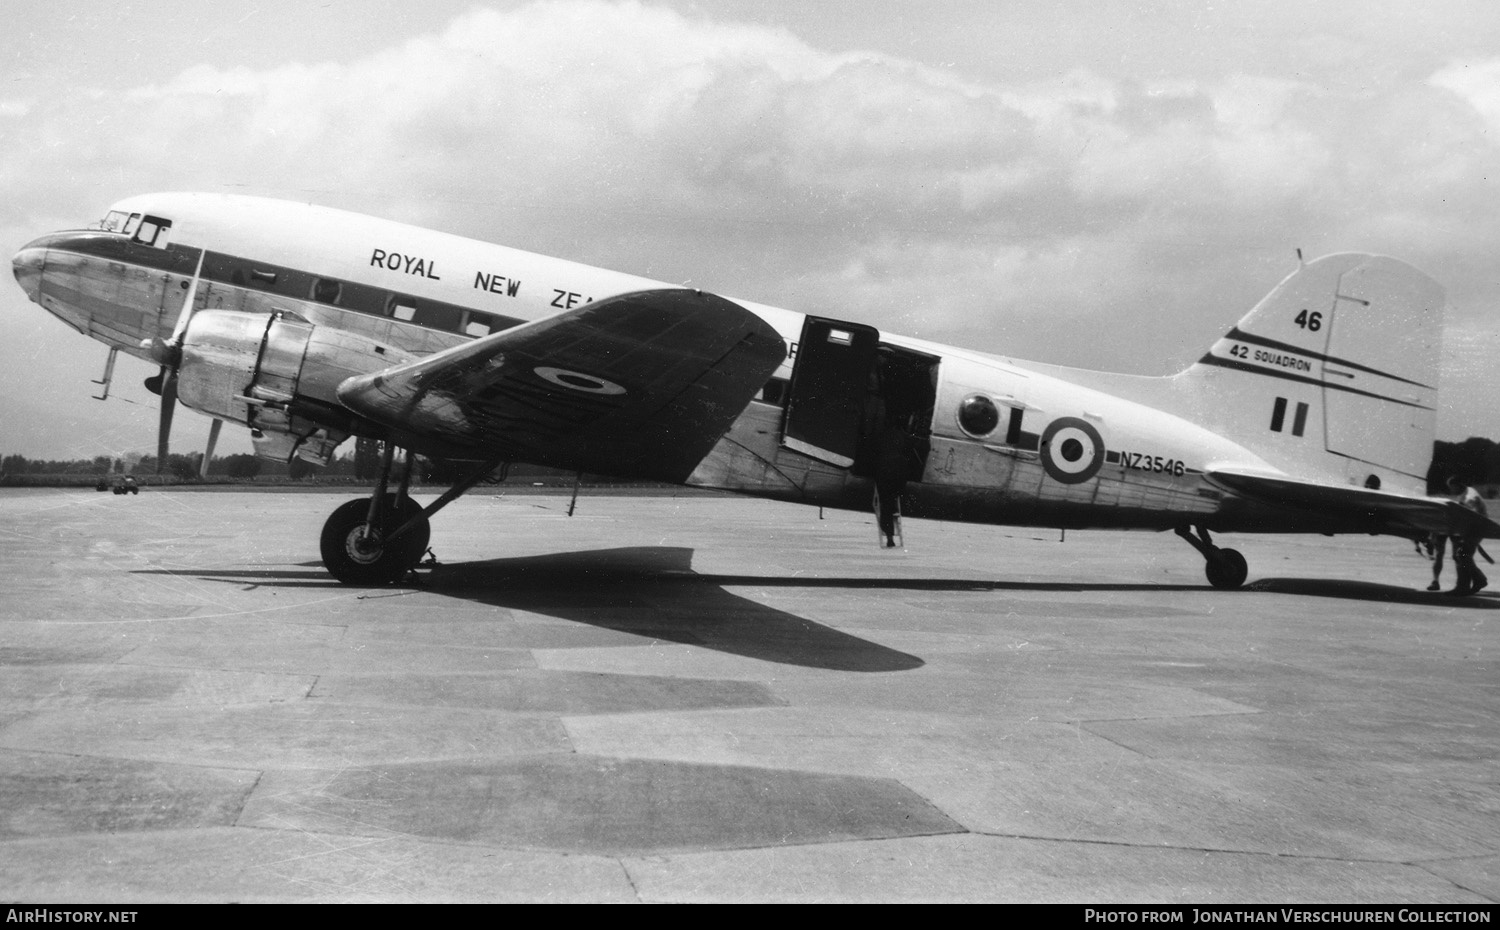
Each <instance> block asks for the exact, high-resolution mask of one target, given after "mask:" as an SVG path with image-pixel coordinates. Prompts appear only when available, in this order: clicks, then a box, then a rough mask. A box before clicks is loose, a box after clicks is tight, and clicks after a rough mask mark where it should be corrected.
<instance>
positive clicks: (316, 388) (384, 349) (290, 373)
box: [177, 310, 415, 459]
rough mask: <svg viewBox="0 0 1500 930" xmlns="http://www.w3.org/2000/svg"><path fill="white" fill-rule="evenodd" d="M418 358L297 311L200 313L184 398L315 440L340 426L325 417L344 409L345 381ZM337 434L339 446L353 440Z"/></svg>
mask: <svg viewBox="0 0 1500 930" xmlns="http://www.w3.org/2000/svg"><path fill="white" fill-rule="evenodd" d="M414 358H415V356H413V355H412V354H411V353H409V352H404V351H402V350H400V349H397V348H395V347H393V346H389V345H385V344H383V343H380V342H377V341H375V340H373V339H370V338H368V337H366V336H361V335H359V334H357V333H350V332H347V331H345V330H339V329H332V328H329V327H326V326H316V325H314V324H312V323H310V322H308V321H307V320H305V319H303V318H302V317H299V316H297V315H296V314H294V313H289V312H285V311H281V312H277V313H271V314H265V313H246V312H243V311H239V310H201V311H199V312H198V313H196V314H194V315H193V318H192V321H191V322H190V323H189V324H188V328H187V332H186V333H185V334H184V336H183V344H182V361H181V364H180V365H179V366H178V373H177V377H178V385H177V391H178V399H179V400H180V401H181V402H182V403H184V404H186V405H187V406H188V407H190V408H192V409H194V410H197V411H199V412H201V413H205V414H208V415H209V416H213V417H218V418H220V419H224V420H233V421H235V422H237V423H244V424H246V425H247V426H250V427H251V428H252V429H255V428H259V429H263V430H272V431H276V432H286V433H292V434H297V435H299V436H304V437H310V436H311V435H312V434H313V433H314V432H315V431H317V430H318V429H319V428H320V427H334V426H335V425H334V424H330V423H327V422H320V421H326V419H327V418H326V416H324V417H320V416H319V413H324V414H326V413H328V412H330V411H332V412H337V411H341V410H343V407H342V405H341V404H340V403H339V400H338V395H337V393H336V389H337V388H338V386H339V384H340V382H342V381H343V380H344V379H346V378H349V377H351V376H353V375H364V374H369V373H370V372H374V371H379V370H381V369H383V368H389V367H390V366H392V365H398V364H402V363H404V362H408V361H411V360H413V359H414ZM299 421H300V422H299ZM335 428H336V427H335ZM336 435H337V436H338V441H342V440H343V439H344V438H346V436H347V434H344V433H338V434H336ZM324 444H326V441H325V443H324ZM333 445H337V441H335V442H334V443H333ZM309 451H311V450H309ZM329 451H331V447H330V449H329ZM321 457H322V456H320V455H315V456H314V458H315V459H316V458H321Z"/></svg>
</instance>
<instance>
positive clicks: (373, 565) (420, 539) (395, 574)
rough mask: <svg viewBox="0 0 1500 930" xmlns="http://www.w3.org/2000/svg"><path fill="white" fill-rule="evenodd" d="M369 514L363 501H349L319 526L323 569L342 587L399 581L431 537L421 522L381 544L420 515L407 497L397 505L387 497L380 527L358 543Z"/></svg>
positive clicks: (365, 501)
mask: <svg viewBox="0 0 1500 930" xmlns="http://www.w3.org/2000/svg"><path fill="white" fill-rule="evenodd" d="M369 512H370V501H369V500H368V499H367V498H361V499H359V500H352V501H349V502H348V503H346V504H344V505H342V506H340V507H339V508H338V509H337V510H335V511H334V512H333V513H332V514H330V515H329V517H328V522H326V523H324V524H323V535H322V537H321V538H320V539H319V541H318V548H319V550H320V551H321V552H322V554H323V567H324V568H326V569H328V573H329V574H330V575H332V576H333V577H335V578H337V579H338V580H339V581H342V582H343V583H344V584H352V585H381V584H391V583H393V582H397V581H400V580H401V579H402V578H403V577H405V575H406V573H407V572H408V571H410V570H411V569H413V568H415V567H416V565H417V563H418V562H419V561H421V559H422V554H423V553H425V552H426V551H427V542H428V540H430V539H431V538H432V527H431V526H429V525H428V523H427V521H426V520H423V521H422V522H421V523H419V524H417V525H416V526H414V527H412V528H411V529H410V530H408V531H407V533H406V535H404V536H402V537H401V538H399V539H397V540H396V541H395V543H393V544H391V545H389V546H388V545H385V544H384V542H383V540H384V539H385V537H386V536H388V535H390V534H391V533H393V532H395V531H396V530H397V529H398V528H399V527H400V526H401V524H403V523H405V522H406V521H407V520H410V519H411V518H412V517H415V516H417V515H419V514H421V512H422V508H421V507H419V506H418V505H417V503H416V502H415V501H413V500H411V499H410V498H405V499H403V500H402V502H401V504H400V506H397V503H396V495H394V494H387V495H386V498H385V507H384V508H382V512H381V519H380V525H379V526H377V527H375V528H374V533H373V534H372V536H373V538H372V539H371V540H368V541H365V542H364V543H361V541H360V539H359V534H360V528H361V527H363V526H364V523H365V517H366V516H367V515H368V514H369Z"/></svg>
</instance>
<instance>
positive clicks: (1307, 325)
mask: <svg viewBox="0 0 1500 930" xmlns="http://www.w3.org/2000/svg"><path fill="white" fill-rule="evenodd" d="M1292 322H1293V323H1296V324H1297V325H1298V326H1300V327H1302V328H1303V329H1309V330H1312V331H1313V332H1317V331H1318V330H1320V329H1322V328H1323V314H1321V313H1308V312H1307V311H1306V310H1303V311H1302V312H1301V313H1299V314H1297V318H1296V319H1295V320H1293V321H1292Z"/></svg>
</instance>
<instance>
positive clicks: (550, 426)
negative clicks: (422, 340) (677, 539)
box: [338, 289, 786, 481]
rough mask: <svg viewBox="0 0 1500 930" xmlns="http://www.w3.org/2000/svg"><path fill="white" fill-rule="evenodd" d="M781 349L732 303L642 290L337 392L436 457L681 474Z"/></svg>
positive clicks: (362, 378)
mask: <svg viewBox="0 0 1500 930" xmlns="http://www.w3.org/2000/svg"><path fill="white" fill-rule="evenodd" d="M785 356H786V347H785V345H784V343H783V341H782V338H781V336H780V335H779V334H778V333H777V332H776V331H775V330H774V329H773V328H772V327H771V326H770V325H769V324H767V323H766V322H765V321H764V320H762V319H761V318H760V317H758V316H756V315H755V314H753V313H751V312H750V311H748V310H746V309H744V308H743V307H741V306H739V305H738V304H735V303H732V302H730V301H728V300H725V299H724V298H722V297H717V296H714V295H712V294H706V293H703V292H700V291H693V290H676V289H672V290H653V291H641V292H638V293H633V294H624V295H621V296H618V297H611V298H607V299H604V300H599V301H595V302H593V303H589V304H586V305H584V306H582V307H579V308H577V309H574V310H569V311H565V312H563V313H560V314H557V315H556V316H551V317H548V318H546V319H542V320H537V321H535V322H532V323H526V324H522V325H521V326H517V327H514V328H512V329H508V330H505V331H503V332H499V333H496V334H494V335H491V336H486V337H484V338H482V339H478V340H475V341H474V342H471V343H467V344H465V345H461V346H456V347H454V348H452V349H448V350H446V351H443V352H439V353H436V354H434V355H430V356H427V357H426V358H423V359H421V360H419V361H416V362H411V363H408V364H404V365H398V366H396V367H393V368H388V369H385V370H384V371H381V372H377V373H375V374H371V375H359V376H356V377H353V378H350V379H348V380H347V381H345V382H343V383H342V384H341V385H339V389H338V396H339V400H340V401H341V402H342V403H344V404H345V405H346V406H347V407H349V408H350V409H351V410H353V411H354V412H355V413H358V414H360V415H361V416H364V417H367V418H369V419H371V420H374V421H376V422H378V423H382V424H384V425H386V426H388V427H390V428H391V429H392V430H393V431H394V432H395V434H396V437H397V438H398V439H399V441H401V442H402V443H403V444H407V445H411V446H412V447H413V448H417V449H419V450H423V451H427V450H440V451H437V452H435V454H439V455H446V456H449V457H453V458H473V459H489V458H498V459H504V460H509V461H523V462H530V463H533V464H539V465H550V466H554V467H559V468H567V469H570V470H579V471H592V472H602V473H606V474H612V475H620V476H628V477H637V478H652V479H659V480H665V481H682V480H685V479H686V478H687V477H688V475H690V474H691V473H692V471H693V469H694V468H695V467H697V465H698V463H699V462H700V461H701V460H702V459H703V457H704V456H705V455H707V454H708V452H709V450H710V449H712V448H713V446H714V444H715V443H716V442H718V441H719V439H720V437H721V436H723V434H724V433H725V432H726V431H727V430H728V429H729V426H730V424H732V423H733V422H734V419H735V417H736V416H738V415H739V414H740V412H741V411H743V410H744V409H745V406H746V405H747V404H748V403H749V402H750V399H751V398H752V397H753V396H754V395H755V393H756V391H758V390H759V389H760V388H761V387H762V386H763V385H764V384H765V383H766V380H767V379H769V378H770V377H771V374H772V373H773V372H774V371H775V370H776V367H777V366H778V365H780V364H781V361H782V359H783V358H785Z"/></svg>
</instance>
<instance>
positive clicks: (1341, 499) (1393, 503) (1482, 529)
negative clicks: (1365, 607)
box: [1208, 470, 1500, 539]
mask: <svg viewBox="0 0 1500 930" xmlns="http://www.w3.org/2000/svg"><path fill="white" fill-rule="evenodd" d="M1208 477H1209V479H1210V480H1211V481H1213V482H1214V483H1215V484H1217V485H1219V486H1220V487H1221V488H1224V489H1225V490H1227V491H1230V492H1232V493H1234V494H1236V495H1239V496H1241V497H1245V498H1250V499H1253V500H1255V501H1257V502H1260V503H1264V504H1270V505H1272V506H1277V507H1286V508H1289V509H1294V510H1307V511H1312V512H1316V513H1319V514H1322V515H1325V516H1327V517H1331V518H1333V519H1336V520H1343V521H1347V522H1348V523H1349V524H1351V525H1352V526H1354V527H1355V528H1357V529H1359V528H1362V529H1364V530H1365V531H1367V532H1371V533H1377V532H1378V533H1389V534H1392V535H1396V536H1411V535H1414V534H1419V533H1420V534H1426V533H1441V534H1443V535H1445V536H1473V537H1479V538H1484V539H1496V538H1500V523H1496V522H1495V521H1494V520H1490V519H1488V518H1486V517H1483V516H1481V515H1479V514H1477V513H1475V512H1474V511H1472V510H1470V509H1468V508H1467V507H1463V506H1461V505H1459V504H1458V503H1457V502H1455V501H1451V500H1448V499H1446V498H1440V497H1411V496H1408V495H1405V494H1396V493H1392V492H1389V491H1376V490H1371V489H1368V488H1356V487H1343V486H1339V485H1328V484H1319V483H1317V482H1313V481H1298V480H1296V479H1294V478H1284V477H1271V476H1266V475H1257V474H1251V473H1248V472H1236V471H1229V470H1218V471H1212V472H1209V475H1208Z"/></svg>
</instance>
